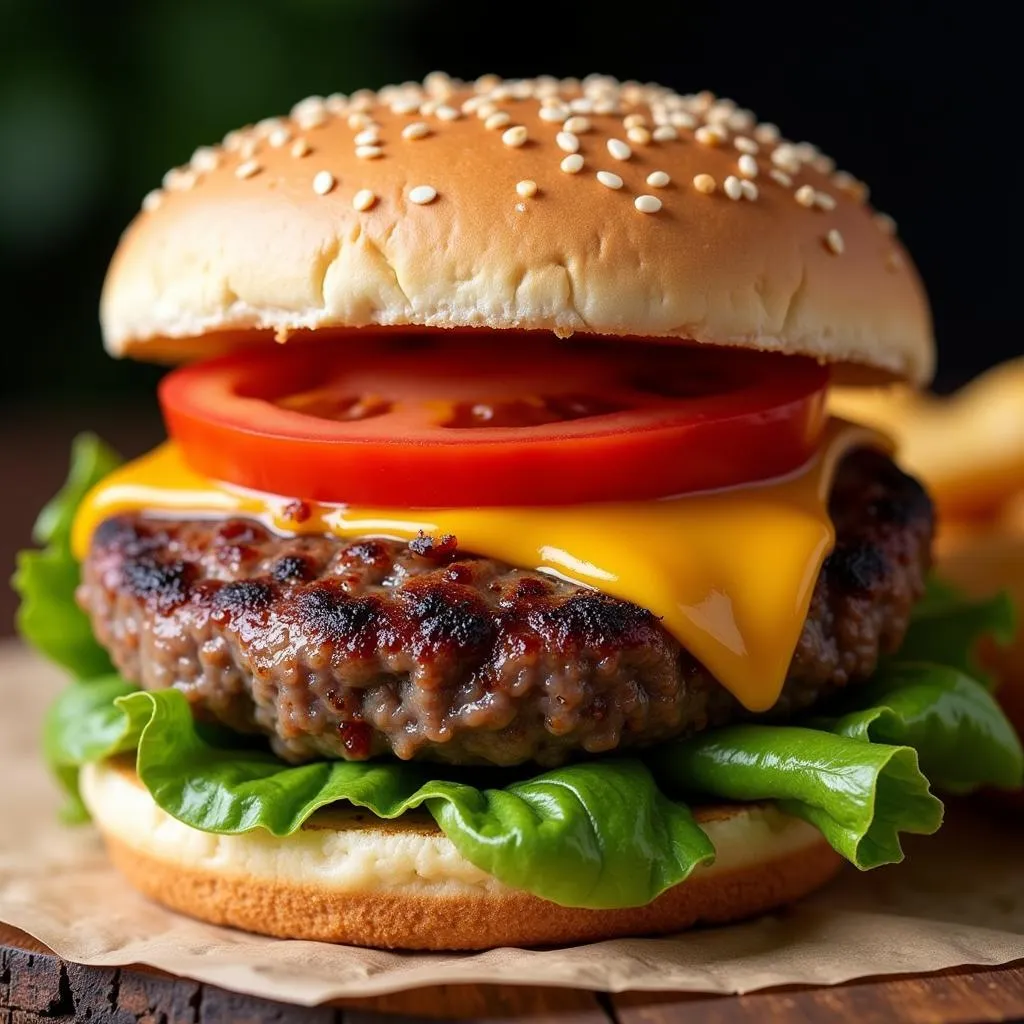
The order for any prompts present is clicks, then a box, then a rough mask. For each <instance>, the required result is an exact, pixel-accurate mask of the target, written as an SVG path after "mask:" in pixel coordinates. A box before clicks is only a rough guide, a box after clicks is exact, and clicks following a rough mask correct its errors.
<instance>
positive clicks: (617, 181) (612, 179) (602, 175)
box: [596, 171, 622, 188]
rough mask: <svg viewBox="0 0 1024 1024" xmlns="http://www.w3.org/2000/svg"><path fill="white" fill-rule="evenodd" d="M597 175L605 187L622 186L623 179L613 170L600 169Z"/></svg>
mask: <svg viewBox="0 0 1024 1024" xmlns="http://www.w3.org/2000/svg"><path fill="white" fill-rule="evenodd" d="M596 177H597V180H598V181H599V182H601V184H602V185H604V187H605V188H622V179H621V178H620V177H619V176H618V175H617V174H615V173H613V172H612V171H598V172H597V175H596Z"/></svg>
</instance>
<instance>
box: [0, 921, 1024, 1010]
mask: <svg viewBox="0 0 1024 1024" xmlns="http://www.w3.org/2000/svg"><path fill="white" fill-rule="evenodd" d="M431 1018H434V1019H438V1018H448V1019H458V1020H469V1021H485V1020H508V1019H513V1018H518V1019H522V1020H529V1021H530V1022H531V1024H545V1022H548V1021H551V1022H555V1021H557V1022H559V1024H668V1022H670V1021H680V1020H683V1019H685V1020H686V1022H687V1024H739V1022H747V1021H750V1022H755V1021H756V1022H758V1024H772V1022H780V1024H781V1022H786V1021H792V1020H799V1021H806V1022H819V1021H820V1022H822V1024H825V1022H830V1021H835V1020H843V1019H847V1020H851V1021H857V1022H858V1024H875V1022H879V1024H881V1022H883V1021H892V1020H897V1019H898V1020H903V1021H912V1022H917V1021H921V1022H924V1021H929V1022H937V1024H974V1022H980V1021H1024V960H1020V961H1016V962H1014V963H1012V964H1007V965H1004V966H1001V967H985V968H970V967H964V968H954V969H950V970H946V971H940V972H937V973H934V974H927V975H902V976H896V977H892V976H890V977H886V978H861V979H857V980H855V981H851V982H847V983H846V984H843V985H836V986H827V987H817V988H815V987H808V986H788V987H786V988H776V989H765V990H761V991H758V992H754V993H751V994H750V995H746V996H721V995H712V994H703V993H679V992H674V993H670V992H630V993H623V994H621V995H605V994H602V993H593V992H583V991H577V990H574V989H564V988H528V987H520V986H502V985H483V986H473V985H450V986H441V987H438V988H432V989H418V990H414V991H407V992H398V993H395V994H393V995H387V996H376V997H373V998H367V999H346V1000H339V1001H337V1002H336V1003H332V1004H330V1005H326V1006H318V1007H299V1006H291V1005H288V1004H284V1003H275V1002H273V1001H270V1000H266V999H259V998H256V997H252V996H244V995H240V994H238V993H235V992H229V991H227V990H225V989H220V988H217V987H216V986H213V985H205V984H201V983H199V982H194V981H190V980H188V979H184V978H177V977H174V976H171V975H168V974H165V973H163V972H161V971H157V970H153V969H151V968H148V967H135V966H132V967H125V968H113V967H109V968H108V967H82V966H80V965H78V964H72V963H68V962H66V961H64V960H61V959H60V958H59V957H57V956H56V955H54V954H53V953H52V952H51V951H50V950H48V949H47V948H46V947H45V946H43V945H42V943H40V942H37V941H36V940H35V939H33V938H31V937H30V936H28V935H26V934H25V933H24V932H20V931H17V930H15V929H13V928H10V927H8V926H6V925H0V1024H44V1022H47V1024H57V1022H61V1021H71V1020H89V1021H90V1022H91V1024H271V1022H273V1024H401V1022H402V1021H403V1020H405V1021H411V1020H424V1019H431Z"/></svg>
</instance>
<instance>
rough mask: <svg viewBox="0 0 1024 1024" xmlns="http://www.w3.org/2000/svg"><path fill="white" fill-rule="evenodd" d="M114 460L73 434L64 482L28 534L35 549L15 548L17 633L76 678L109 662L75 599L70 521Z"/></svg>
mask: <svg viewBox="0 0 1024 1024" xmlns="http://www.w3.org/2000/svg"><path fill="white" fill-rule="evenodd" d="M120 463H121V458H120V456H118V455H117V454H116V453H115V452H114V451H113V449H111V448H109V447H107V445H105V444H104V443H103V442H102V441H101V440H100V439H99V438H98V437H96V436H95V435H93V434H80V435H79V436H78V437H76V438H75V440H74V442H73V444H72V447H71V469H70V471H69V473H68V478H67V482H66V483H65V484H64V486H63V488H62V489H61V490H60V492H59V493H58V494H57V495H56V497H54V498H53V499H52V500H51V501H50V502H49V503H48V504H47V505H46V507H45V508H44V509H43V510H42V512H40V513H39V516H38V518H37V519H36V524H35V529H34V530H33V533H32V536H33V539H34V540H35V542H36V543H37V544H39V545H41V550H31V551H21V552H19V554H18V563H17V569H16V571H15V574H14V579H13V581H12V582H13V585H14V589H15V590H16V591H17V592H18V595H19V596H20V597H21V603H20V605H19V606H18V616H17V626H18V632H19V633H21V635H22V636H23V637H24V638H25V639H26V640H27V641H28V642H29V643H30V644H31V645H32V646H33V647H35V648H36V650H38V651H39V652H40V653H41V654H43V655H45V656H46V657H47V658H49V659H50V660H51V661H55V662H56V663H57V664H58V665H61V666H63V667H64V668H66V669H67V670H68V671H69V672H71V674H72V675H73V676H75V677H77V678H79V679H89V678H92V677H93V676H98V675H103V674H104V673H106V672H110V671H111V670H112V665H111V663H110V656H109V655H108V654H107V652H106V651H105V650H104V649H103V648H102V647H101V646H100V645H99V644H98V643H97V642H96V638H95V637H94V636H93V632H92V626H91V625H90V624H89V617H88V616H87V615H86V614H85V612H83V611H82V609H81V608H79V607H78V605H77V604H76V603H75V588H76V587H77V586H78V583H79V572H80V568H79V565H78V562H77V561H76V559H75V557H74V555H72V553H71V524H72V523H73V522H74V519H75V513H76V512H77V511H78V506H79V505H80V504H81V503H82V499H83V498H84V497H85V496H86V494H87V493H88V492H89V491H90V490H91V489H92V488H93V486H94V485H95V484H98V483H99V482H100V481H101V480H102V479H103V478H104V477H105V476H107V475H108V474H109V473H111V472H112V471H113V470H115V469H116V468H117V467H118V466H119V465H120Z"/></svg>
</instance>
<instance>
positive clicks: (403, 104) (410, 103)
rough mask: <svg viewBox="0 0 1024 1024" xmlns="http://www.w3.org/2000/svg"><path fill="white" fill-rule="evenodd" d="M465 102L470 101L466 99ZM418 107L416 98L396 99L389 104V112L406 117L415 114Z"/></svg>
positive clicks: (418, 102) (418, 103)
mask: <svg viewBox="0 0 1024 1024" xmlns="http://www.w3.org/2000/svg"><path fill="white" fill-rule="evenodd" d="M466 102H467V103H469V102H472V101H471V100H467V101H466ZM419 109H420V101H419V100H418V99H411V98H410V99H407V100H397V101H396V102H395V103H392V104H391V113H392V114H397V115H398V116H399V117H408V116H409V115H410V114H415V113H416V111H417V110H419Z"/></svg>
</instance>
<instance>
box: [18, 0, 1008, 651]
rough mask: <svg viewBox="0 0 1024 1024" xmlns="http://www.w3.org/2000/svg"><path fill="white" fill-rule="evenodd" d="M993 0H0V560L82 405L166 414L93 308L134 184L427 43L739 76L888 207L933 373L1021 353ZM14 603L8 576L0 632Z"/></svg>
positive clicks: (1003, 75) (420, 51) (137, 431)
mask: <svg viewBox="0 0 1024 1024" xmlns="http://www.w3.org/2000/svg"><path fill="white" fill-rule="evenodd" d="M1009 9H1010V8H1009V7H1008V6H1006V7H1004V6H1003V5H1001V4H998V3H995V2H993V0H986V2H982V3H972V4H961V5H958V6H957V7H955V8H954V7H953V6H952V5H947V4H943V3H937V4H921V3H917V4H910V3H905V4H901V3H887V4H886V3H880V4H877V5H871V4H863V3H850V4H839V5H834V4H824V5H820V4H819V5H814V6H811V5H807V6H806V7H804V6H801V5H800V4H795V3H793V2H782V3H761V4H757V5H756V6H755V5H754V4H745V3H740V2H733V3H721V2H714V0H705V2H704V3H690V4H677V3H674V2H673V0H662V2H661V3H656V4H628V3H619V4H613V3H610V2H604V3H602V4H600V5H597V4H595V3H584V2H579V3H564V2H557V0H545V2H543V3H537V4H526V3H519V4H501V5H497V4H494V5H491V4H486V3H482V2H480V0H476V2H473V3H470V2H468V0H438V2H432V0H288V2H285V0H276V2H275V0H148V2H146V3H138V2H134V0H107V2H103V0H93V2H87V0H0V57H2V60H0V140H2V148H0V288H2V294H0V301H2V305H0V308H2V309H3V311H4V313H5V323H4V332H5V335H6V336H5V337H4V338H3V339H0V352H2V354H3V363H2V365H3V371H4V372H3V373H2V374H0V480H2V481H3V487H4V488H6V489H7V499H6V500H5V501H3V502H0V508H2V509H3V512H2V513H0V566H2V567H3V571H4V572H6V570H7V567H8V566H10V564H11V559H12V557H13V551H14V550H15V549H16V548H17V547H19V546H21V545H23V544H24V543H25V542H26V540H27V537H28V531H29V528H30V524H31V522H32V518H33V516H34V513H35V511H36V509H37V507H38V505H39V504H40V502H41V500H43V498H44V497H45V496H47V495H48V494H49V493H50V492H51V491H52V490H53V489H54V488H55V487H56V486H57V484H58V483H59V481H60V479H61V477H62V475H63V471H64V468H65V467H64V459H65V455H66V451H67V445H68V442H69V440H70V438H71V436H72V435H73V434H74V433H75V432H76V430H78V429H81V428H90V429H95V430H99V431H101V432H103V433H104V434H105V435H107V436H108V437H110V438H111V439H112V440H113V441H114V443H115V444H117V445H118V446H119V447H120V448H121V449H122V450H123V451H125V452H126V454H134V453H136V452H139V451H141V450H143V449H144V448H146V447H148V446H149V445H150V444H152V443H153V442H154V441H155V440H156V439H157V438H158V437H159V434H160V426H159V421H158V418H157V415H156V406H155V401H154V399H153V394H152V387H153V384H154V383H155V381H156V380H157V378H158V376H159V371H157V370H155V369H154V368H152V367H146V366H140V365H136V364H132V363H127V362H117V361H114V360H111V359H109V358H108V357H107V356H105V355H104V353H103V351H102V348H101V344H100V338H99V330H98V326H97V319H96V309H97V302H98V297H99V291H100V286H101V283H102V279H103V274H104V271H105V269H106V264H107V261H108V259H109V258H110V255H111V253H112V251H113V249H114V247H115V246H116V244H117V240H118V236H119V234H120V232H121V230H122V229H123V227H124V226H125V224H126V223H127V222H128V220H129V219H130V218H131V217H132V216H133V215H134V213H135V212H136V210H137V209H138V206H139V201H140V199H141V197H142V195H143V194H144V193H145V192H147V191H148V190H149V189H150V188H152V187H154V186H155V185H157V184H159V181H160V178H161V176H162V174H163V172H164V171H165V170H166V169H167V168H168V167H170V166H172V165H174V164H179V163H182V162H184V161H186V160H187V159H188V157H189V156H190V154H191V153H192V151H193V150H194V149H195V148H196V146H197V145H198V144H200V143H209V142H213V141H216V140H218V139H220V138H221V137H222V136H223V135H224V133H225V132H226V131H227V130H228V129H230V128H234V127H237V126H239V125H241V124H244V123H248V122H251V121H255V120H258V119H260V118H262V117H265V116H267V115H270V114H278V113H285V112H287V110H288V109H289V108H290V107H291V106H292V105H293V103H294V102H295V101H296V100H298V99H301V98H302V97H303V96H306V95H308V94H311V93H320V94H327V93H330V92H336V91H340V92H350V91H352V90H354V89H356V88H359V87H362V86H369V87H379V86H381V85H384V84H387V83H388V82H391V81H401V80H406V79H416V78H422V77H423V76H424V75H425V74H426V73H427V72H429V71H432V70H434V69H435V68H440V69H443V70H446V71H448V72H450V73H451V74H453V75H456V76H458V77H464V78H474V77H476V76H477V75H479V74H482V73H484V72H490V71H495V72H498V73H500V74H502V75H505V76H509V77H519V76H525V75H534V74H542V73H548V74H555V75H577V76H582V75H585V74H587V73H589V72H592V71H598V72H602V73H607V74H612V75H615V76H617V77H619V78H637V79H640V80H643V81H660V82H662V83H664V84H666V85H669V86H672V87H673V88H676V89H677V90H679V91H695V90H699V89H704V88H707V89H711V90H713V91H715V92H717V93H719V94H720V95H725V96H731V97H732V98H733V99H735V100H736V101H737V102H739V103H740V104H741V105H742V106H749V107H752V108H753V109H754V110H755V112H756V113H757V114H758V115H759V116H760V117H761V118H762V119H765V120H770V121H775V122H776V123H778V124H779V125H780V126H781V128H782V130H783V132H784V134H786V135H787V136H789V137H790V138H793V139H795V140H800V139H805V138H806V139H810V140H811V141H813V142H815V143H816V144H817V145H819V146H820V147H821V148H822V149H823V150H824V151H825V152H827V153H829V154H830V155H832V156H833V157H835V159H836V160H837V161H838V165H839V166H840V167H843V168H846V169H848V170H850V171H851V172H853V173H854V174H856V175H858V176H859V177H861V178H863V179H865V180H866V181H867V182H868V183H869V184H870V186H871V189H872V201H873V203H874V204H875V205H877V207H878V208H879V209H882V210H885V211H887V212H889V213H891V214H892V215H893V216H894V217H895V218H896V220H897V222H898V224H899V228H900V234H901V236H902V237H903V239H904V241H905V242H906V244H907V245H908V247H909V248H910V251H911V252H912V253H913V254H914V256H915V258H916V260H917V262H918V265H919V267H920V269H921V272H922V275H923V277H924V279H925V281H926V283H927V285H928V289H929V293H930V295H931V299H932V304H933V308H934V313H935V320H936V329H937V333H938V338H939V351H940V370H939V374H938V377H937V380H936V387H937V388H938V389H939V390H943V391H946V390H950V389H951V388H953V387H955V386H957V385H958V384H960V383H962V382H964V381H966V380H967V379H969V378H970V377H972V376H974V375H975V374H977V373H978V372H979V371H981V370H982V369H984V368H985V367H986V366H988V365H991V364H992V363H994V362H996V361H998V360H1001V359H1004V358H1007V357H1010V356H1012V355H1017V354H1020V353H1021V352H1022V351H1024V343H1022V341H1021V334H1020V327H1019V323H1018V317H1019V313H1018V309H1017V303H1018V302H1019V299H1018V293H1019V288H1020V285H1019V280H1020V274H1021V268H1022V261H1021V258H1020V255H1019V240H1020V238H1021V234H1020V224H1021V215H1020V207H1021V194H1022V192H1021V173H1020V172H1021V167H1022V164H1021V159H1022V158H1021V157H1020V156H1019V155H1018V153H1019V151H1020V149H1021V148H1022V147H1021V146H1020V140H1019V139H1018V137H1017V136H1018V134H1019V132H1020V127H1019V126H1020V119H1019V117H1018V115H1017V108H1018V101H1019V98H1020V89H1019V87H1018V81H1019V74H1020V65H1021V54H1020V53H1018V52H1016V42H1015V38H1014V33H1013V32H1012V30H1011V27H1010V25H1009V24H1007V23H1006V21H1005V19H1006V17H1007V16H1008V15H1006V14H1005V13H1004V11H1008V10H1009ZM865 301H870V296H866V297H865ZM1022 415H1024V410H1022ZM12 610H13V603H12V600H11V598H10V596H9V594H8V593H7V590H6V588H0V633H3V632H5V631H6V630H7V628H8V624H9V622H10V616H11V613H12Z"/></svg>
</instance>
